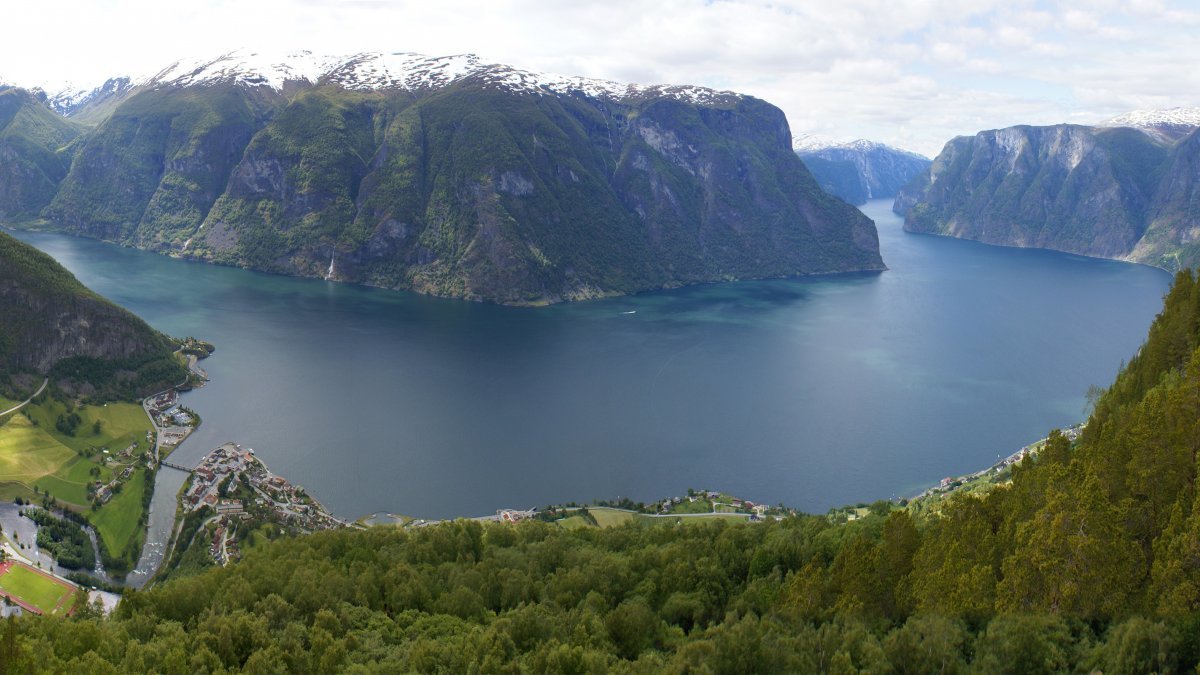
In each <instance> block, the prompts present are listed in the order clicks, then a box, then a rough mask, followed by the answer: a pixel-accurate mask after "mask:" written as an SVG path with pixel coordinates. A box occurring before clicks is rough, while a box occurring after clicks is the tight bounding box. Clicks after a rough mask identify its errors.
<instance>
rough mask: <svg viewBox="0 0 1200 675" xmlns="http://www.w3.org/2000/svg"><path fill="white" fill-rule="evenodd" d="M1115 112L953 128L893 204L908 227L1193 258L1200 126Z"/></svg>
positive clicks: (1163, 262) (1188, 263) (1160, 258)
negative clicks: (1092, 121) (1073, 119)
mask: <svg viewBox="0 0 1200 675" xmlns="http://www.w3.org/2000/svg"><path fill="white" fill-rule="evenodd" d="M1115 119H1116V120H1117V123H1114V124H1112V125H1108V126H1084V125H1070V124H1060V125H1053V126H1029V125H1019V126H1014V127H1008V128H1005V129H995V130H988V131H981V132H979V133H978V134H976V135H974V136H961V137H958V138H955V139H953V140H951V141H950V142H948V143H947V144H946V147H945V148H944V149H943V150H942V152H941V153H940V154H939V155H938V157H937V159H935V160H934V162H933V164H932V165H931V167H930V169H929V170H928V171H926V172H924V173H922V174H920V175H918V176H917V177H915V178H914V179H913V181H912V182H910V183H909V184H908V185H906V186H905V187H904V189H903V190H901V192H900V194H898V196H897V197H896V200H895V203H894V205H893V210H895V211H896V212H897V213H899V214H902V215H904V216H905V228H906V229H907V230H909V231H913V232H925V233H932V234H944V235H949V236H957V237H962V238H968V239H976V240H979V241H983V242H986V243H993V244H1001V245H1007V246H1024V247H1037V248H1050V249H1054V250H1060V251H1065V252H1068V253H1076V254H1080V255H1088V256H1094V257H1102V258H1114V259H1119V260H1127V261H1131V262H1141V263H1146V264H1150V265H1155V266H1157V267H1161V268H1163V269H1166V270H1168V271H1174V270H1177V269H1181V268H1183V267H1192V266H1195V265H1197V264H1200V246H1197V245H1196V243H1195V241H1196V238H1197V236H1200V190H1198V189H1197V186H1198V185H1200V174H1197V173H1196V170H1195V167H1196V163H1197V158H1198V157H1200V140H1198V139H1200V135H1198V134H1200V130H1198V129H1197V128H1186V129H1181V128H1180V126H1179V125H1178V124H1177V122H1178V121H1179V119H1180V118H1179V117H1178V116H1175V117H1169V116H1168V117H1164V116H1159V115H1143V114H1136V115H1135V114H1131V115H1130V116H1124V117H1123V118H1115ZM1163 119H1167V120H1168V121H1169V122H1170V124H1169V125H1167V126H1163V124H1162V123H1161V120H1163ZM1134 122H1138V123H1139V124H1141V126H1135V125H1134V124H1133V123H1134ZM1155 125H1158V126H1155ZM1182 132H1186V133H1184V135H1182V136H1179V133H1182ZM1173 138H1175V139H1176V140H1172V139H1173Z"/></svg>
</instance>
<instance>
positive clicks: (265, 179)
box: [0, 52, 883, 304]
mask: <svg viewBox="0 0 1200 675" xmlns="http://www.w3.org/2000/svg"><path fill="white" fill-rule="evenodd" d="M0 111H7V114H6V115H3V114H0V218H3V219H5V220H8V221H10V222H12V221H22V222H27V223H33V224H40V226H45V227H52V228H55V229H58V230H62V231H66V232H71V233H76V234H82V235H86V236H91V237H97V238H101V239H105V240H109V241H114V242H118V243H121V244H126V245H133V246H138V247H140V248H146V249H150V250H155V251H160V252H163V253H168V254H171V255H178V256H185V257H191V258H197V259H202V260H209V261H214V262H219V263H225V264H233V265H240V266H245V267H250V268H254V269H259V270H265V271H271V272H279V273H285V274H295V275H303V276H313V277H323V278H327V279H334V280H342V281H352V282H359V283H364V284H369V285H375V286H381V287H386V288H404V289H413V290H416V291H419V292H423V293H432V294H437V295H445V296H452V297H460V298H469V299H476V300H488V301H495V302H502V303H509V304H543V303H549V302H556V301H561V300H574V299H585V298H592V297H599V296H605V295H612V294H620V293H628V292H634V291H640V290H647V289H654V288H662V287H671V286H679V285H683V284H689V283H696V282H704V281H717V280H728V279H737V278H750V277H778V276H791V275H803V274H818V273H828V272H843V271H851V270H879V269H883V263H882V261H881V259H880V256H879V250H878V240H877V236H876V232H875V228H874V225H873V224H872V223H871V221H870V220H869V219H867V218H865V217H864V216H862V215H861V214H860V213H858V212H857V210H855V209H853V208H849V207H848V206H846V205H844V204H842V203H841V202H839V201H838V200H834V199H830V198H829V197H827V196H826V195H825V194H824V193H823V192H822V190H821V189H820V187H819V186H818V185H817V183H816V181H814V180H813V178H812V176H811V175H810V173H809V172H808V171H807V170H806V169H805V167H804V165H803V163H802V162H801V161H799V160H798V159H797V158H796V156H795V155H794V154H793V153H792V151H791V135H790V131H789V129H788V124H787V120H786V119H785V117H784V115H783V113H782V112H781V111H780V110H779V109H778V108H776V107H774V106H772V105H770V104H768V103H765V102H763V101H761V100H758V99H755V98H752V97H749V96H743V95H739V94H735V93H732V92H722V91H714V90H711V89H705V88H700V87H691V86H638V85H623V84H617V83H613V82H608V81H601V80H592V79H585V78H577V77H561V76H552V75H543V74H536V73H530V72H526V71H521V70H517V69H515V68H511V67H509V66H503V65H497V64H488V63H485V62H483V61H481V60H479V59H478V58H476V57H474V56H469V55H467V56H451V57H426V56H421V55H416V54H380V53H368V54H358V55H354V56H349V57H322V56H316V55H313V54H310V53H307V52H303V53H298V54H291V55H287V56H282V57H276V56H270V55H261V54H258V53H252V52H236V53H233V54H227V55H224V56H221V57H219V58H216V59H210V60H198V61H192V62H180V63H175V64H172V65H170V66H168V67H166V68H164V69H162V70H160V71H159V72H157V73H155V74H153V75H150V76H146V77H143V78H124V77H123V78H112V79H110V80H108V81H107V82H106V83H105V84H104V85H102V86H101V87H97V88H94V89H87V88H80V89H70V90H68V91H64V92H58V93H55V94H47V93H45V92H41V91H25V90H21V89H8V90H4V91H0Z"/></svg>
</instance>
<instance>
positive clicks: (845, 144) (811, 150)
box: [792, 134, 929, 161]
mask: <svg viewBox="0 0 1200 675" xmlns="http://www.w3.org/2000/svg"><path fill="white" fill-rule="evenodd" d="M792 150H794V151H796V152H798V153H800V154H802V155H812V154H817V153H819V152H824V151H826V150H847V151H853V152H860V153H868V152H871V151H873V150H887V151H889V152H897V153H900V154H902V155H911V156H913V157H916V158H918V159H922V160H925V161H929V158H928V157H925V156H923V155H920V154H917V153H915V152H911V151H909V150H904V149H901V148H897V147H893V146H891V145H887V144H884V143H878V142H876V141H868V140H866V139H865V138H856V139H853V140H844V139H838V138H834V137H832V136H822V135H819V134H799V135H797V136H796V137H795V138H793V139H792Z"/></svg>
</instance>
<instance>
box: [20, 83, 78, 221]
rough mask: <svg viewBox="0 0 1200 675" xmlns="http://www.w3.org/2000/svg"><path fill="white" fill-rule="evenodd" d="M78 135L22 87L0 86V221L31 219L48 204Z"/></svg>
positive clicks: (67, 163)
mask: <svg viewBox="0 0 1200 675" xmlns="http://www.w3.org/2000/svg"><path fill="white" fill-rule="evenodd" d="M79 133H80V129H79V128H78V127H77V126H76V125H74V124H72V123H70V122H68V121H66V120H64V119H62V118H61V117H59V116H58V115H56V114H55V113H54V112H53V111H51V110H50V109H49V108H47V107H46V106H45V104H44V103H42V102H41V101H39V100H38V99H37V98H36V97H35V96H33V95H32V94H30V93H29V92H27V91H25V90H24V89H15V88H5V87H2V86H0V219H2V220H7V221H14V220H28V219H30V218H35V217H37V215H38V213H39V212H41V210H42V209H43V208H45V206H46V205H47V204H49V203H50V200H51V199H52V198H53V197H54V194H55V192H56V191H57V190H58V186H59V183H61V182H62V180H63V178H64V177H65V176H66V175H67V170H68V169H69V167H70V166H71V157H72V153H71V152H70V150H69V146H70V144H71V142H72V141H73V140H75V138H76V137H77V136H78V135H79Z"/></svg>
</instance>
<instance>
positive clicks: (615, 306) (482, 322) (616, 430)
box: [19, 202, 1170, 518]
mask: <svg viewBox="0 0 1200 675" xmlns="http://www.w3.org/2000/svg"><path fill="white" fill-rule="evenodd" d="M888 207H889V204H888V203H886V202H873V203H871V204H870V205H868V206H867V207H866V208H865V209H864V210H865V211H866V212H867V214H868V215H869V216H871V217H872V218H874V219H875V220H876V222H877V223H878V225H879V230H880V240H881V246H882V249H883V255H884V259H885V261H886V262H887V264H888V265H889V266H890V268H891V271H889V272H885V273H883V274H874V275H861V276H844V277H836V278H822V279H813V280H792V281H763V282H744V283H732V284H719V285H710V286H698V287H693V288H686V289H681V290H676V291H669V292H661V293H651V294H646V295H641V296H637V297H627V298H616V299H611V300H602V301H596V302H588V303H581V304H572V305H560V306H554V307H549V308H541V309H516V308H506V307H497V306H491V305H482V304H475V303H468V302H460V301H453V300H441V299H435V298H427V297H421V296H417V295H412V294H407V293H393V292H385V291H376V290H371V289H365V288H359V287H354V286H348V285H341V284H333V283H326V282H322V281H315V280H303V279H290V278H284V277H275V276H269V275H264V274H256V273H252V272H246V271H243V270H237V269H230V268H222V267H215V266H209V265H203V264H196V263H189V262H182V261H178V260H173V259H169V258H165V257H161V256H157V255H154V254H150V253H145V252H140V251H135V250H130V249H124V248H120V247H116V246H112V245H107V244H102V243H98V242H94V241H90V240H86V239H79V238H73V237H67V236H61V235H53V234H35V233H22V234H20V235H19V236H20V237H21V238H22V239H24V240H26V241H29V242H31V243H33V244H34V245H36V246H38V247H39V248H41V249H43V250H45V251H47V252H48V253H50V254H51V255H53V256H54V257H55V258H57V259H58V260H59V261H61V262H62V263H63V264H65V265H66V266H67V267H68V268H70V269H71V270H72V271H73V272H75V274H76V275H77V276H78V277H79V278H80V280H82V281H83V282H84V283H85V284H87V285H88V286H90V287H92V288H93V289H95V290H96V291H98V292H100V293H102V294H104V295H106V296H108V297H109V298H112V299H113V300H115V301H116V302H118V303H120V304H122V305H124V306H126V307H128V308H129V309H131V310H133V311H134V312H136V313H138V314H139V315H141V316H142V317H144V318H145V319H147V320H148V321H149V322H150V323H151V324H153V325H154V326H155V327H157V328H159V329H161V330H163V331H165V332H167V333H170V334H173V335H180V336H182V335H195V336H197V337H202V338H204V339H207V340H211V341H212V342H214V343H215V344H216V345H217V349H218V351H217V353H216V355H215V356H214V357H213V358H211V359H209V360H208V361H206V362H205V363H204V367H205V368H206V369H207V370H208V372H209V374H210V375H211V376H212V383H211V384H210V385H209V386H207V387H205V388H204V389H202V390H200V391H199V392H197V393H195V394H193V395H191V398H190V400H189V405H190V406H191V407H194V408H196V409H197V410H198V411H199V412H200V414H201V415H202V416H203V418H204V425H203V426H202V427H201V429H200V430H199V432H198V433H197V435H196V436H194V437H193V438H192V439H191V440H189V441H188V442H187V443H186V444H185V445H184V446H183V447H182V448H181V449H180V450H179V451H178V454H177V459H179V460H181V461H184V462H192V461H195V460H196V459H198V458H199V457H200V456H201V455H203V454H205V453H206V452H208V451H209V450H210V449H211V448H213V447H215V446H216V445H218V444H220V443H221V442H223V441H226V440H235V441H238V442H240V443H242V444H243V445H247V446H249V447H252V448H254V449H255V451H256V452H257V453H258V454H259V455H260V456H261V457H263V459H265V460H266V461H267V463H268V464H269V465H270V466H271V468H272V469H274V470H275V471H276V472H279V473H282V474H283V475H286V476H288V477H289V478H291V479H292V480H294V481H296V482H299V483H301V484H303V485H305V486H306V487H307V488H308V489H309V491H310V492H312V493H313V494H314V495H316V496H317V497H318V498H319V499H321V500H322V501H323V502H324V503H325V504H326V506H328V507H330V508H331V509H332V510H333V511H334V512H336V513H338V514H339V515H342V516H345V517H351V518H353V517H358V516H360V515H363V514H366V513H370V512H374V511H391V512H395V513H404V514H410V515H415V516H421V517H444V516H454V515H482V514H487V513H492V512H493V511H494V510H495V509H496V508H499V507H527V506H535V505H544V504H547V503H556V502H563V501H570V500H578V501H589V500H591V499H594V498H612V497H616V496H619V495H621V496H632V497H633V498H635V499H638V500H650V499H654V498H656V497H661V496H666V495H675V494H680V493H682V492H684V491H686V489H687V488H688V487H697V488H700V487H707V488H721V489H724V490H727V491H731V492H733V493H735V494H738V495H741V496H744V497H745V498H749V499H753V500H756V501H767V502H771V503H775V502H784V503H787V504H789V505H794V506H798V507H802V508H804V509H807V510H811V511H824V510H825V509H827V508H829V507H831V506H834V505H840V504H844V503H847V502H857V501H867V500H874V499H878V498H885V497H891V496H893V495H904V494H907V493H910V492H912V491H914V490H916V489H918V488H920V487H922V486H924V485H927V484H929V483H931V482H934V481H937V480H938V479H940V478H942V477H943V476H946V475H951V474H959V473H964V472H967V471H972V470H975V469H978V468H981V467H983V466H985V465H987V464H989V463H990V462H992V461H994V460H995V459H996V456H997V454H1008V453H1010V452H1012V451H1014V450H1015V449H1016V448H1018V447H1019V446H1021V445H1023V444H1025V443H1027V442H1029V441H1031V440H1034V439H1037V438H1040V437H1041V436H1043V435H1044V434H1045V433H1046V432H1047V431H1048V430H1050V429H1051V428H1052V427H1055V426H1059V425H1068V424H1071V423H1074V422H1076V421H1079V420H1080V419H1081V418H1082V411H1083V407H1084V393H1085V391H1086V390H1087V387H1088V385H1090V384H1100V385H1105V384H1107V383H1108V382H1109V381H1110V380H1111V379H1112V377H1113V375H1114V374H1115V373H1116V370H1117V368H1118V366H1119V364H1120V363H1121V361H1122V360H1123V359H1127V358H1128V357H1129V356H1130V355H1132V354H1133V352H1134V350H1135V349H1136V348H1137V346H1138V345H1139V344H1140V343H1141V341H1142V339H1143V337H1144V335H1145V332H1146V329H1147V327H1148V326H1149V324H1150V321H1151V319H1152V318H1153V316H1154V315H1155V314H1156V313H1157V312H1158V310H1159V306H1160V300H1161V297H1162V295H1163V293H1164V292H1165V291H1166V289H1167V286H1168V283H1169V280H1170V279H1169V276H1168V275H1167V274H1166V273H1164V272H1161V271H1159V270H1155V269H1151V268H1148V267H1143V266H1138V265H1131V264H1125V263H1118V262H1111V261H1102V260H1092V259H1085V258H1080V257H1076V256H1070V255H1063V254H1058V253H1052V252H1046V251H1029V250H1017V249H1004V248H995V247H989V246H984V245H981V244H976V243H973V242H966V241H959V240H954V239H945V238H938V237H932V236H925V235H913V234H906V233H904V232H903V231H902V230H901V224H900V221H899V219H898V218H897V217H896V216H894V215H892V214H891V212H890V211H889V209H888ZM628 312H635V313H632V314H631V313H628Z"/></svg>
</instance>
